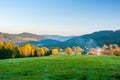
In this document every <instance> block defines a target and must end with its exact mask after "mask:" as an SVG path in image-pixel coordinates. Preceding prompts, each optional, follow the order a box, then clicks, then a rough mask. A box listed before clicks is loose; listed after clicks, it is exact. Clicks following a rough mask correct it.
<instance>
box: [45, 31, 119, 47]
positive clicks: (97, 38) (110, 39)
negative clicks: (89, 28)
mask: <svg viewBox="0 0 120 80" xmlns="http://www.w3.org/2000/svg"><path fill="white" fill-rule="evenodd" d="M104 44H107V45H109V44H118V45H120V30H116V31H113V30H104V31H98V32H94V33H91V34H86V35H82V36H78V37H74V38H72V39H69V40H67V41H64V42H60V43H56V44H52V45H46V46H47V47H49V48H50V47H61V48H66V47H68V46H69V47H73V46H80V47H82V48H86V49H87V48H92V47H93V48H99V47H101V46H103V45H104Z"/></svg>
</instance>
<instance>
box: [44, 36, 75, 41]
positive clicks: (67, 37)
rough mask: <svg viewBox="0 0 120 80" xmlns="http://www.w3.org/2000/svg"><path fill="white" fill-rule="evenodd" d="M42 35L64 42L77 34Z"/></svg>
mask: <svg viewBox="0 0 120 80" xmlns="http://www.w3.org/2000/svg"><path fill="white" fill-rule="evenodd" d="M42 36H43V37H46V38H48V39H52V40H57V41H61V42H64V41H66V40H69V39H71V38H74V37H75V36H61V35H42Z"/></svg>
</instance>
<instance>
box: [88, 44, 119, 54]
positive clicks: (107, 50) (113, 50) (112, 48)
mask: <svg viewBox="0 0 120 80" xmlns="http://www.w3.org/2000/svg"><path fill="white" fill-rule="evenodd" d="M88 54H90V55H97V54H99V55H111V56H114V55H115V56H120V47H119V46H118V45H117V44H111V45H103V47H102V48H99V49H95V48H91V49H90V51H89V52H88Z"/></svg>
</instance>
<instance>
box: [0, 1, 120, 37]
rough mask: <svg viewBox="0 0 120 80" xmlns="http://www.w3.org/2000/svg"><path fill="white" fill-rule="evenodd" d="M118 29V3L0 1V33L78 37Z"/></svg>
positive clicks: (119, 10)
mask: <svg viewBox="0 0 120 80" xmlns="http://www.w3.org/2000/svg"><path fill="white" fill-rule="evenodd" d="M117 29H120V0H0V32H5V33H12V34H17V33H22V32H30V33H34V34H39V35H41V34H48V35H50V34H51V35H52V34H56V35H82V34H88V33H92V32H94V31H100V30H117Z"/></svg>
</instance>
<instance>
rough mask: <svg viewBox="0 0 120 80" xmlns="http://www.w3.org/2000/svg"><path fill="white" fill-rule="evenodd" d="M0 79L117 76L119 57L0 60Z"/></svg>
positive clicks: (101, 79)
mask: <svg viewBox="0 0 120 80" xmlns="http://www.w3.org/2000/svg"><path fill="white" fill-rule="evenodd" d="M0 80H120V57H115V56H113V57H112V56H75V55H66V56H65V55H64V56H63V55H59V56H48V57H31V58H18V59H6V60H0Z"/></svg>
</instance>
